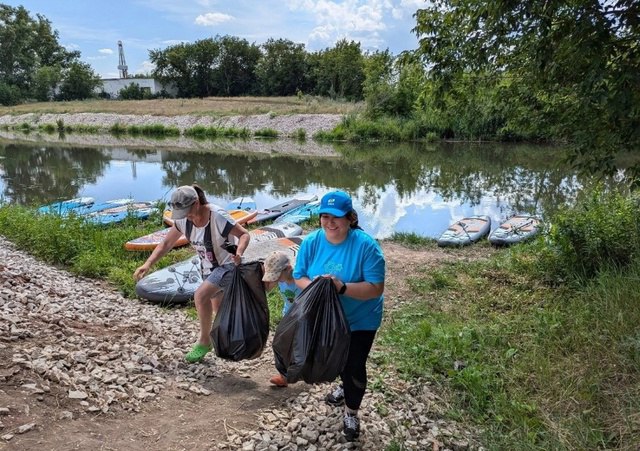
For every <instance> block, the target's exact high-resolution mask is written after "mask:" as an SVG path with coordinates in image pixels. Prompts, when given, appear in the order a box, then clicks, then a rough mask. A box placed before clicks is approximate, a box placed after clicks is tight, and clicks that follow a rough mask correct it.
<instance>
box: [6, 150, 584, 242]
mask: <svg viewBox="0 0 640 451" xmlns="http://www.w3.org/2000/svg"><path fill="white" fill-rule="evenodd" d="M335 149H336V151H337V152H338V153H339V154H340V155H341V156H340V157H339V158H335V157H333V158H320V157H308V156H307V157H296V156H290V155H280V154H267V153H251V154H248V153H244V154H238V153H231V152H227V153H225V152H203V151H185V150H149V149H132V148H126V147H118V148H104V147H103V148H98V147H79V146H57V145H52V144H15V143H10V142H4V143H3V142H1V141H0V170H1V171H2V172H1V181H0V189H1V190H2V195H3V196H4V197H5V198H8V199H10V200H12V201H13V202H17V203H20V204H30V205H38V204H43V203H49V202H53V201H56V200H61V199H67V198H72V197H76V196H80V195H82V196H91V197H94V198H96V200H98V201H103V200H107V199H112V198H118V197H126V196H133V197H135V198H136V199H138V200H156V199H162V198H164V199H166V198H167V196H168V194H169V193H170V192H171V190H172V189H173V188H174V187H176V186H179V185H182V184H189V183H192V182H194V181H195V182H198V183H199V184H200V185H201V186H202V187H203V188H204V189H205V191H206V192H207V194H208V196H209V197H210V200H212V201H213V202H216V203H221V204H223V205H224V204H225V203H226V201H227V200H229V199H231V198H234V197H237V196H252V197H253V198H254V199H255V200H256V202H257V203H258V206H259V207H263V208H264V207H269V206H270V205H273V204H276V203H279V202H281V201H282V200H284V199H286V198H288V197H291V196H293V195H296V194H299V193H317V194H318V195H322V194H323V193H324V192H326V191H328V190H330V189H343V190H345V191H348V192H350V193H351V194H352V195H353V196H354V203H355V206H356V208H357V209H358V210H359V213H360V217H361V223H362V224H363V226H364V228H365V230H367V231H368V232H370V233H372V234H374V235H375V236H377V237H379V238H384V237H388V236H389V235H391V234H392V233H393V232H394V231H399V232H416V233H419V234H421V235H425V236H430V237H436V236H438V235H439V234H440V233H441V232H442V231H443V230H444V229H445V228H446V227H447V226H448V225H449V224H450V223H451V222H453V221H454V220H457V219H460V218H462V217H463V216H466V215H471V214H487V215H489V216H490V217H491V218H492V219H493V220H494V222H496V223H497V222H498V221H499V220H502V219H504V218H506V217H507V216H509V215H510V214H513V213H516V212H519V213H524V212H527V213H538V214H542V215H544V214H546V213H548V212H551V211H553V210H554V209H555V208H557V207H558V206H562V205H566V204H568V203H571V202H572V201H573V200H574V199H575V196H576V194H577V192H578V190H579V189H580V188H581V186H582V185H583V184H584V183H585V181H584V180H581V179H580V178H579V177H578V176H577V175H576V174H574V173H573V171H572V170H571V169H569V168H567V167H566V166H563V165H561V164H560V163H559V162H560V161H561V160H562V157H563V156H564V154H563V152H562V150H561V149H559V148H545V147H537V146H524V145H518V146H504V145H493V144H492V145H487V144H485V145H460V144H443V145H410V144H401V145H398V144H394V145H388V144H387V145H379V146H371V145H369V146H354V145H339V146H336V147H335ZM494 226H495V225H494Z"/></svg>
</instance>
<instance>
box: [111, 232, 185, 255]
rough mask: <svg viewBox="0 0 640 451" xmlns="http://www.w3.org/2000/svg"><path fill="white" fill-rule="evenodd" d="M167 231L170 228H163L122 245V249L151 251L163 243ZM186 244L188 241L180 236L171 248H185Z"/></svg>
mask: <svg viewBox="0 0 640 451" xmlns="http://www.w3.org/2000/svg"><path fill="white" fill-rule="evenodd" d="M169 230H171V227H165V228H164V229H160V230H156V231H155V232H151V233H149V234H147V235H144V236H141V237H139V238H135V239H133V240H129V241H127V242H126V243H124V248H125V249H126V250H128V251H152V250H154V249H155V248H156V246H157V245H158V244H160V243H162V241H164V239H165V237H166V236H167V234H168V233H169ZM187 244H189V240H188V239H187V238H186V237H185V236H184V235H180V238H178V241H176V243H175V244H174V246H173V247H174V248H176V247H181V246H186V245H187Z"/></svg>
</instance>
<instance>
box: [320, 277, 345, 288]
mask: <svg viewBox="0 0 640 451" xmlns="http://www.w3.org/2000/svg"><path fill="white" fill-rule="evenodd" d="M324 277H326V278H328V279H331V281H332V282H333V286H334V287H336V290H338V291H340V289H341V288H342V286H343V285H344V282H343V281H342V280H340V279H338V278H337V277H336V276H332V275H331V274H327V275H325V276H324Z"/></svg>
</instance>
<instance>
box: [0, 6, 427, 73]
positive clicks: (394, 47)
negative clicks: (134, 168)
mask: <svg viewBox="0 0 640 451" xmlns="http://www.w3.org/2000/svg"><path fill="white" fill-rule="evenodd" d="M0 3H4V4H7V5H10V6H13V7H16V6H23V7H24V8H25V9H27V11H29V13H30V15H31V17H32V18H35V17H36V14H41V15H43V16H44V17H46V18H47V19H48V20H49V21H50V22H51V24H52V27H53V29H55V30H57V31H58V34H59V42H60V44H61V45H63V46H64V47H65V48H67V49H68V50H79V51H80V52H81V60H82V61H84V62H86V63H88V64H90V65H91V67H92V68H93V70H94V71H95V72H96V73H97V74H98V75H100V76H101V77H102V78H118V77H119V74H118V41H122V43H123V48H124V55H125V59H126V63H127V66H128V71H129V74H136V73H149V72H150V71H151V70H152V69H153V66H152V65H151V63H150V62H149V50H157V49H165V48H167V47H168V46H171V45H175V44H179V43H181V42H195V41H197V40H200V39H206V38H210V37H215V36H216V35H220V36H225V35H230V36H235V37H239V38H242V39H246V40H247V41H248V42H249V43H255V44H256V45H260V44H263V43H264V42H266V41H267V40H268V39H269V38H274V39H289V40H291V41H293V42H295V43H301V44H304V45H305V48H306V50H307V51H308V52H314V51H318V50H323V49H326V48H330V47H333V46H334V45H335V43H336V42H337V41H338V40H340V39H343V38H346V39H347V40H349V41H356V42H360V44H361V48H362V49H363V50H365V51H374V50H386V49H388V50H389V51H391V52H392V53H393V54H394V55H397V54H399V53H400V52H402V51H404V50H413V49H415V48H416V47H417V44H418V41H417V38H416V36H415V34H413V33H412V32H411V29H412V28H414V27H415V24H416V22H415V18H414V17H413V14H414V13H415V12H416V10H418V9H419V8H421V7H424V5H425V0H345V1H339V0H335V1H330V0H279V1H278V0H233V1H230V0H226V1H223V0H129V1H125V0H108V1H105V0H102V1H91V0H24V1H8V0H0Z"/></svg>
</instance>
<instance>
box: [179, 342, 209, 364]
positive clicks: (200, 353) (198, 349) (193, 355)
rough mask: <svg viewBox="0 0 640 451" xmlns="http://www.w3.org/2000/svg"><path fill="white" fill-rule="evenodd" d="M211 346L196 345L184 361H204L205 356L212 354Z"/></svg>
mask: <svg viewBox="0 0 640 451" xmlns="http://www.w3.org/2000/svg"><path fill="white" fill-rule="evenodd" d="M211 349H212V348H211V345H209V346H207V345H202V344H200V343H196V344H195V345H193V348H191V351H189V353H188V354H187V355H185V356H184V359H185V360H186V361H187V362H189V363H198V362H201V361H202V359H204V356H206V355H207V354H209V352H211Z"/></svg>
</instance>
